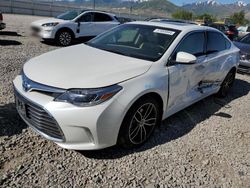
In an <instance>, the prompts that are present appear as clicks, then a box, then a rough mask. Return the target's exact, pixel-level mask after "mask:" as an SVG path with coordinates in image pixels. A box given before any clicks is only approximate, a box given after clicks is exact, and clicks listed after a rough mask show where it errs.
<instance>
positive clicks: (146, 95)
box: [124, 91, 164, 118]
mask: <svg viewBox="0 0 250 188" xmlns="http://www.w3.org/2000/svg"><path fill="white" fill-rule="evenodd" d="M145 98H154V99H155V100H156V101H157V102H158V104H159V105H160V114H161V116H163V112H164V109H163V108H164V101H163V98H162V96H161V95H160V94H159V93H157V92H154V91H149V92H147V93H143V94H141V95H139V96H137V97H136V98H135V100H134V101H132V102H131V105H130V106H129V107H128V108H127V109H126V113H125V116H124V118H125V117H126V115H127V113H128V112H129V110H130V109H131V108H133V106H134V105H135V104H136V103H137V102H138V101H140V100H143V99H145Z"/></svg>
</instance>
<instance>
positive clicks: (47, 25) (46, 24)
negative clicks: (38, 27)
mask: <svg viewBox="0 0 250 188" xmlns="http://www.w3.org/2000/svg"><path fill="white" fill-rule="evenodd" d="M58 24H59V22H52V23H45V24H43V25H42V27H54V26H56V25H58Z"/></svg>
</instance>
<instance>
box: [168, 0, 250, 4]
mask: <svg viewBox="0 0 250 188" xmlns="http://www.w3.org/2000/svg"><path fill="white" fill-rule="evenodd" d="M169 1H171V2H173V3H174V4H177V5H183V4H187V3H193V2H197V0H169ZM217 2H220V3H234V2H237V0H217ZM244 2H245V3H250V0H244Z"/></svg>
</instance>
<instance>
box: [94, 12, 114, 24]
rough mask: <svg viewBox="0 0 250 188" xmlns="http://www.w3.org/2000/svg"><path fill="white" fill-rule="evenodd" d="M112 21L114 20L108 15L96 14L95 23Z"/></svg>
mask: <svg viewBox="0 0 250 188" xmlns="http://www.w3.org/2000/svg"><path fill="white" fill-rule="evenodd" d="M112 20H113V19H112V18H111V17H110V16H109V15H107V14H103V13H94V21H95V22H108V21H112Z"/></svg>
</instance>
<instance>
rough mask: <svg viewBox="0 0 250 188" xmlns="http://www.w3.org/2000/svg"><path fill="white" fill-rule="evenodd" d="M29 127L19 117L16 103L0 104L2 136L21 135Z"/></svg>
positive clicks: (0, 130)
mask: <svg viewBox="0 0 250 188" xmlns="http://www.w3.org/2000/svg"><path fill="white" fill-rule="evenodd" d="M27 127H28V126H27V125H26V124H25V123H24V122H23V120H22V119H21V118H20V116H19V115H18V113H17V111H16V108H15V104H14V103H10V104H5V105H1V104H0V136H13V135H16V134H20V133H22V130H23V129H25V128H27Z"/></svg>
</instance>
